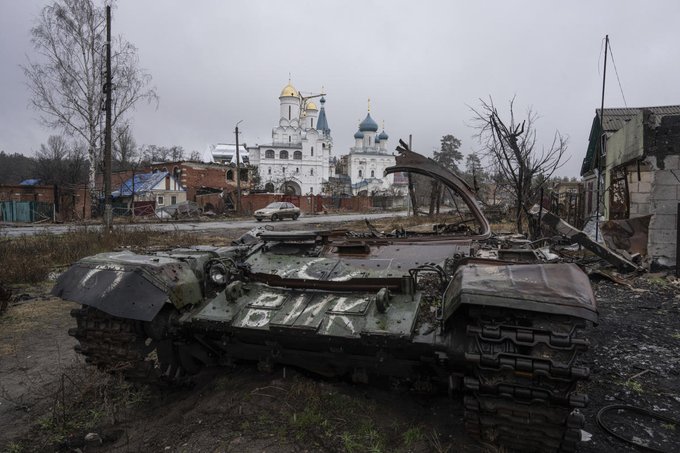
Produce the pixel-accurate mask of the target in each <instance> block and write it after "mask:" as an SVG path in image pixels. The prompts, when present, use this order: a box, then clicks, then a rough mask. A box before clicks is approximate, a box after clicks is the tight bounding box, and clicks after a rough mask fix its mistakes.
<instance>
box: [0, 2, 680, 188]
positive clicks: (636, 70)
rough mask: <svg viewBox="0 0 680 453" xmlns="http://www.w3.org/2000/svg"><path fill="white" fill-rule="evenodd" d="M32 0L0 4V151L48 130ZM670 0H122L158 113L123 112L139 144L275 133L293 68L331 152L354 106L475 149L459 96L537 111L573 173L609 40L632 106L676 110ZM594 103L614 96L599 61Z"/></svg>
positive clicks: (388, 122) (121, 15)
mask: <svg viewBox="0 0 680 453" xmlns="http://www.w3.org/2000/svg"><path fill="white" fill-rule="evenodd" d="M47 3H48V2H47V1H44V0H0V5H1V10H0V82H1V83H0V149H1V150H4V151H5V152H10V153H12V152H21V153H25V154H32V153H33V152H34V150H36V149H38V148H39V146H40V144H41V143H43V142H45V141H46V139H47V137H48V136H49V135H50V134H51V133H52V132H51V131H49V130H46V129H44V128H43V127H42V126H40V125H39V124H38V122H37V120H36V118H37V116H38V115H37V113H36V112H34V111H32V110H31V109H30V108H29V107H28V102H29V99H28V90H27V89H26V87H25V84H24V83H25V82H24V76H23V73H22V71H21V69H20V68H19V65H20V64H23V63H25V61H26V55H31V54H33V52H34V51H33V49H32V47H31V43H30V35H29V31H30V28H31V26H32V25H33V24H34V21H35V18H36V17H37V15H38V13H39V11H40V9H41V8H42V7H43V6H44V5H45V4H47ZM678 20H680V2H678V1H676V0H668V1H644V2H643V1H625V0H610V1H596V2H593V1H575V0H572V1H546V0H542V1H539V0H536V1H507V0H505V1H502V0H498V1H469V0H468V1H413V0H408V1H394V0H391V1H370V0H363V1H339V0H338V1H331V0H325V1H320V0H315V1H307V0H287V1H273V0H270V1H253V0H229V1H218V0H195V1H191V2H190V1H187V0H183V1H182V0H165V1H160V0H119V1H118V4H117V8H116V9H115V10H114V12H113V32H114V34H121V35H123V36H124V37H125V38H126V39H127V40H128V41H130V42H132V43H133V44H135V45H136V46H137V48H138V53H139V58H140V64H141V66H142V67H143V68H145V69H146V70H147V71H148V72H149V73H150V74H151V75H152V76H153V82H152V83H153V85H154V86H155V87H156V88H157V91H158V94H159V96H160V104H159V106H158V109H155V108H154V107H148V106H145V105H140V106H138V108H137V109H136V111H135V112H134V113H133V115H134V118H133V124H134V135H135V138H136V141H137V143H138V144H140V145H142V144H157V145H167V146H169V145H181V146H183V147H184V148H185V149H186V150H187V152H190V151H193V150H197V151H201V152H203V151H205V150H206V148H207V146H208V145H209V144H211V143H217V142H233V129H234V125H235V123H236V122H237V121H239V120H243V123H241V125H240V128H241V130H242V131H243V135H242V138H241V140H245V141H246V143H248V144H254V143H266V142H267V141H270V140H271V128H272V127H274V126H275V125H276V123H277V121H278V112H279V108H278V105H279V104H278V102H279V101H278V95H279V93H280V91H281V89H282V88H283V86H284V85H286V83H287V82H288V74H289V73H290V74H291V75H292V83H293V85H294V86H295V87H296V88H297V89H298V90H301V91H303V92H311V91H315V92H318V91H320V90H321V87H322V86H323V87H325V91H326V92H327V93H328V94H327V96H326V99H327V102H326V113H327V116H328V120H329V123H330V127H331V129H332V134H333V139H334V144H335V146H334V148H333V153H334V154H335V155H339V154H346V153H347V152H348V149H349V147H350V146H352V144H353V138H352V135H353V134H354V132H355V131H356V129H357V125H358V122H359V121H360V120H361V119H363V118H364V117H365V115H366V108H367V103H366V100H367V98H369V97H370V99H371V116H372V117H373V118H374V119H375V120H376V121H378V122H379V124H382V122H383V121H384V122H385V129H386V131H387V133H388V134H389V135H390V141H389V146H390V148H391V149H393V148H394V147H395V146H396V144H397V139H398V138H399V137H402V138H404V139H407V138H408V135H409V134H413V143H414V148H415V149H416V150H417V151H420V152H424V153H425V154H431V152H432V150H433V149H434V148H437V147H438V146H439V140H440V138H441V136H442V135H445V134H453V135H455V136H456V137H458V138H460V139H461V140H462V142H463V143H462V151H463V152H464V153H465V154H467V153H468V152H469V151H471V150H475V149H478V148H479V145H478V144H477V143H476V142H475V141H474V139H473V135H474V130H472V129H471V128H470V127H469V123H470V118H471V116H472V113H471V112H470V109H469V107H468V106H469V105H472V106H477V105H479V101H478V99H479V98H480V97H482V98H488V96H493V99H494V101H495V102H496V104H497V105H499V106H502V107H505V105H506V104H507V101H508V100H509V99H510V98H511V97H512V96H513V95H516V96H517V100H516V107H517V108H518V109H519V110H520V112H522V111H524V110H525V109H526V108H527V107H528V106H532V107H533V108H534V109H535V110H536V111H537V112H538V113H539V115H540V120H539V122H538V123H537V126H538V129H539V139H540V140H541V141H542V142H543V143H545V144H546V145H549V142H550V140H551V138H552V135H553V133H554V131H555V130H556V129H558V130H559V131H560V132H561V133H563V134H565V135H568V136H569V154H570V155H571V156H572V157H571V160H570V162H569V163H568V164H567V165H566V166H565V167H564V168H563V170H562V171H561V174H563V175H569V176H575V175H577V174H578V171H579V169H580V164H581V160H582V156H583V153H584V151H585V147H586V141H587V138H588V132H589V130H590V125H591V122H592V119H593V116H594V111H595V109H596V108H598V107H599V105H600V91H601V83H602V69H601V66H602V49H603V47H602V42H603V39H604V36H605V34H609V36H610V40H611V46H612V50H613V53H614V61H615V63H616V66H617V68H618V74H619V77H620V80H621V84H622V86H623V93H624V94H625V98H626V101H627V105H628V106H629V107H639V106H648V105H671V104H678V103H680V83H679V82H678V80H680V77H679V75H680V71H679V69H680V27H678ZM607 79H608V80H607V95H606V98H605V106H606V107H623V105H624V102H623V98H622V96H621V92H620V90H619V86H618V83H617V80H616V75H615V73H614V71H613V66H611V64H610V65H609V66H608V78H607Z"/></svg>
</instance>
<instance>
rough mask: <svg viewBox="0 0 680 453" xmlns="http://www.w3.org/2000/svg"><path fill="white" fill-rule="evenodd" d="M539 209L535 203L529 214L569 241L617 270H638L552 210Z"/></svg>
mask: <svg viewBox="0 0 680 453" xmlns="http://www.w3.org/2000/svg"><path fill="white" fill-rule="evenodd" d="M539 211H541V210H540V208H539V206H538V205H535V206H534V207H533V208H531V211H530V214H531V215H532V216H534V217H535V218H536V219H539V217H540V219H539V220H540V221H541V222H542V223H544V224H546V225H548V226H549V227H551V228H553V229H554V230H555V231H557V232H558V233H559V234H561V235H562V236H565V237H567V238H569V239H570V240H571V241H573V242H575V243H577V244H579V245H582V246H583V247H585V248H586V249H588V250H590V251H591V252H593V253H594V254H596V255H597V256H599V257H600V258H602V259H604V260H605V261H607V262H608V263H610V264H611V265H613V266H614V267H616V268H617V269H618V270H619V271H622V272H633V271H637V270H639V267H638V266H637V265H636V264H635V263H633V262H632V261H630V260H628V259H626V258H625V257H624V256H623V255H621V254H620V253H618V252H615V251H613V250H611V249H610V248H608V247H607V246H605V245H602V244H598V243H597V242H595V241H593V240H592V239H590V237H588V235H587V234H586V233H584V232H583V231H581V230H579V229H577V228H575V227H573V226H572V225H570V224H568V223H567V222H565V221H564V220H562V219H560V218H559V217H558V216H556V215H555V214H553V213H552V212H550V211H546V210H543V211H542V212H540V214H539Z"/></svg>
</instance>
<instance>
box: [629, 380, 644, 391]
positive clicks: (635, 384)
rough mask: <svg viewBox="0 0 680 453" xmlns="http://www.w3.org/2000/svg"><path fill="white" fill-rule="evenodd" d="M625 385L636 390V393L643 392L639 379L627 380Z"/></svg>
mask: <svg viewBox="0 0 680 453" xmlns="http://www.w3.org/2000/svg"><path fill="white" fill-rule="evenodd" d="M625 386H626V388H627V389H629V390H631V391H633V392H635V393H642V390H643V389H642V384H640V383H639V382H638V381H632V380H631V381H626V383H625Z"/></svg>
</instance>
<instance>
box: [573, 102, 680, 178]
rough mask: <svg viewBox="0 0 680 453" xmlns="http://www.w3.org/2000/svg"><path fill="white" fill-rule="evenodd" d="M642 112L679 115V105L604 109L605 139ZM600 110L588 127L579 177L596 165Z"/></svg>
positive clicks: (597, 110) (599, 132)
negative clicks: (586, 147) (588, 135)
mask: <svg viewBox="0 0 680 453" xmlns="http://www.w3.org/2000/svg"><path fill="white" fill-rule="evenodd" d="M643 110H648V111H650V112H651V113H653V114H654V115H658V116H664V115H680V105H662V106H656V107H626V108H610V109H604V116H603V118H602V126H603V128H604V131H605V133H606V134H607V137H610V136H611V135H612V134H613V133H614V132H616V131H618V130H619V129H621V128H622V127H623V126H625V125H626V123H627V122H628V121H630V120H632V119H633V118H635V116H636V115H638V114H640V112H642V111H643ZM601 112H602V109H596V110H595V118H593V124H592V126H591V127H590V137H589V139H588V150H587V151H586V155H585V157H584V158H583V164H582V165H581V176H583V175H584V174H586V173H588V172H589V171H591V170H593V169H594V168H595V166H596V165H597V160H596V159H595V157H596V148H597V149H599V139H598V138H599V137H600V135H601V129H600V114H601Z"/></svg>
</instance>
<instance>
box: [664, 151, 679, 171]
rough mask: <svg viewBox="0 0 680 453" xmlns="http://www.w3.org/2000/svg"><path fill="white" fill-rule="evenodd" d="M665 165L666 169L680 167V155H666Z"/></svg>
mask: <svg viewBox="0 0 680 453" xmlns="http://www.w3.org/2000/svg"><path fill="white" fill-rule="evenodd" d="M663 165H664V169H665V170H678V169H680V156H678V155H677V154H676V155H672V156H665V157H664V158H663Z"/></svg>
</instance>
